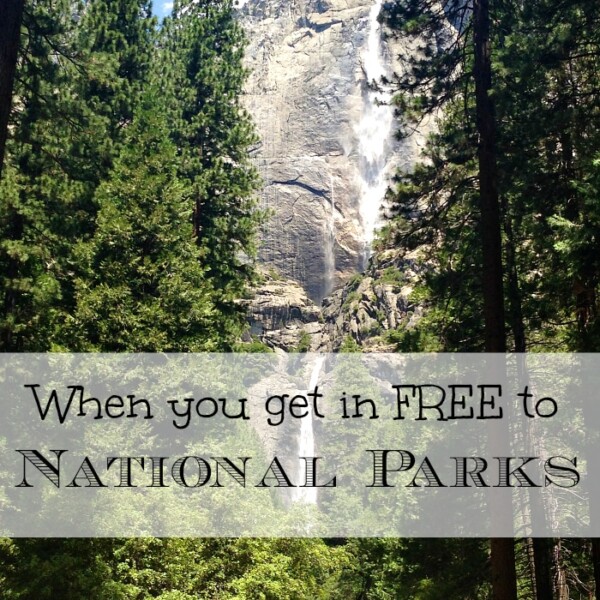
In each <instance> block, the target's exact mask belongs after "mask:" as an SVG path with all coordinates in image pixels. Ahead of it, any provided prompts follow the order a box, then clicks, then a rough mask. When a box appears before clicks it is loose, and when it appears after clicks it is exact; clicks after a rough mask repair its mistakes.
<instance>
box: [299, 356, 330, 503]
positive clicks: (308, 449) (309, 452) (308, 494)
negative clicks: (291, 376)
mask: <svg viewBox="0 0 600 600" xmlns="http://www.w3.org/2000/svg"><path fill="white" fill-rule="evenodd" d="M325 358H326V357H325V356H317V358H316V360H315V363H314V365H313V368H312V372H311V375H310V382H309V384H308V390H309V391H312V390H314V389H315V386H316V385H317V384H318V382H319V375H320V374H321V369H322V368H323V363H324V362H325ZM298 456H315V434H314V430H313V416H312V409H311V407H310V406H309V407H308V415H306V416H305V417H303V418H302V419H300V436H299V438H298ZM304 469H305V471H304V472H303V473H302V472H301V473H300V481H302V482H304V481H305V480H306V463H305V466H304ZM292 499H293V501H294V502H302V503H304V504H316V503H317V489H316V488H302V487H297V488H294V494H293V496H292Z"/></svg>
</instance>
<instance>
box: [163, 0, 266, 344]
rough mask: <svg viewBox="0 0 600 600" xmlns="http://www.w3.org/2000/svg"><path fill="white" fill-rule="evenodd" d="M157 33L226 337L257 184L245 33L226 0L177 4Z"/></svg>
mask: <svg viewBox="0 0 600 600" xmlns="http://www.w3.org/2000/svg"><path fill="white" fill-rule="evenodd" d="M162 38H163V39H162V42H161V43H162V45H163V47H164V51H163V53H162V65H161V68H162V71H163V72H162V75H163V77H164V78H167V80H168V81H169V84H168V86H167V89H166V90H165V91H166V92H167V93H168V95H169V107H170V108H169V110H170V112H171V115H170V119H172V120H173V122H174V124H175V126H174V128H173V132H172V137H173V140H174V142H175V144H176V145H177V148H178V152H179V174H180V176H181V177H182V178H183V179H184V180H185V181H186V182H187V184H188V185H189V189H190V200H191V202H192V204H193V207H194V217H193V221H194V231H195V235H196V239H197V243H198V245H199V246H200V248H201V249H202V252H203V255H204V256H205V259H204V260H205V262H206V264H207V265H208V271H207V276H208V278H209V280H210V281H211V283H212V286H213V288H214V290H215V294H216V301H217V306H218V309H219V311H220V313H221V314H222V315H224V316H227V317H228V318H229V319H230V321H229V323H227V324H225V329H224V332H223V335H226V332H227V331H229V332H231V331H233V330H235V328H236V327H237V328H238V332H239V328H240V327H241V326H242V325H243V323H244V316H243V314H242V311H241V309H240V305H239V303H237V302H236V300H237V299H238V298H241V297H243V296H244V293H245V288H246V285H247V283H248V281H249V280H250V279H251V278H253V277H254V269H253V266H252V263H251V261H250V260H249V259H250V258H251V257H253V256H254V254H255V246H254V240H255V234H256V227H257V223H258V219H259V213H258V211H257V205H256V198H255V196H254V194H255V192H256V190H257V188H258V185H259V181H258V176H257V172H256V170H255V169H254V168H253V167H252V165H251V164H250V160H249V155H248V152H249V149H250V148H251V146H252V145H253V144H255V143H256V142H257V138H256V134H255V131H254V128H253V126H252V123H251V121H250V118H249V116H248V114H247V112H246V111H245V109H244V108H243V107H242V104H241V100H240V96H241V94H242V91H243V85H244V82H245V79H246V75H247V73H246V70H245V69H244V67H243V66H242V59H243V52H244V43H245V38H244V32H243V30H242V27H241V25H240V24H239V23H238V21H237V20H236V19H235V16H234V13H233V6H232V2H231V0H201V1H200V2H191V1H182V2H178V3H176V5H175V8H174V11H173V16H172V17H171V18H170V19H168V20H167V21H166V22H165V24H164V27H163V34H162Z"/></svg>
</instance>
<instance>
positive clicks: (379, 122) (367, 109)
mask: <svg viewBox="0 0 600 600" xmlns="http://www.w3.org/2000/svg"><path fill="white" fill-rule="evenodd" d="M382 4H383V0H375V3H374V4H373V6H372V7H371V11H370V12H369V29H368V33H367V42H366V45H365V48H364V50H363V53H362V56H361V59H362V68H363V72H364V74H365V79H366V83H367V86H366V89H365V91H364V93H363V111H362V116H361V119H360V122H359V123H358V125H357V126H356V128H355V133H356V136H357V138H358V153H359V160H360V164H359V167H360V177H361V187H362V190H361V198H360V205H359V208H360V216H361V221H362V227H363V256H362V268H363V269H364V268H365V267H366V263H367V261H368V259H369V256H370V253H371V245H372V243H373V239H374V237H375V230H376V228H377V226H378V225H379V222H380V210H381V207H382V204H383V199H384V196H385V191H386V189H387V185H388V182H387V178H386V168H387V165H388V158H389V155H390V152H391V137H392V129H393V110H392V107H391V106H390V100H391V95H390V93H389V92H386V91H380V90H377V89H373V88H372V86H371V84H373V83H374V82H375V83H378V82H379V81H380V79H381V78H382V77H383V76H384V75H385V74H386V65H385V59H384V55H383V49H382V39H381V26H380V24H379V22H378V20H377V19H378V17H379V13H380V12H381V6H382Z"/></svg>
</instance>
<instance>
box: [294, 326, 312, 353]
mask: <svg viewBox="0 0 600 600" xmlns="http://www.w3.org/2000/svg"><path fill="white" fill-rule="evenodd" d="M310 343H311V337H310V334H309V333H308V332H307V331H303V332H302V334H301V335H300V339H299V340H298V345H297V346H296V347H295V348H294V352H308V351H309V350H310Z"/></svg>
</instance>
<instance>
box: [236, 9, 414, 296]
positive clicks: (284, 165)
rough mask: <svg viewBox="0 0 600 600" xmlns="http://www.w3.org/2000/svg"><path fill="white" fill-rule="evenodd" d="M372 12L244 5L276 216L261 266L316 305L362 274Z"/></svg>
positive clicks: (255, 108)
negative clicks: (365, 117)
mask: <svg viewBox="0 0 600 600" xmlns="http://www.w3.org/2000/svg"><path fill="white" fill-rule="evenodd" d="M374 3H376V4H377V7H378V6H379V5H380V3H381V0H246V1H245V2H244V3H243V6H241V7H240V13H241V18H242V22H243V24H244V25H245V28H246V31H247V34H248V38H249V47H248V49H247V66H248V68H249V69H250V71H251V75H250V80H249V82H248V85H247V95H246V105H247V108H248V109H249V111H250V113H251V115H252V116H253V118H254V121H255V123H256V125H257V128H258V133H259V135H260V137H261V140H262V141H261V145H260V148H259V149H258V150H257V151H256V153H255V156H254V159H255V161H256V165H257V167H258V169H259V171H260V173H261V175H262V177H263V180H264V189H263V192H262V205H263V208H266V209H268V210H269V211H270V214H271V217H270V219H269V222H268V224H266V225H265V227H264V230H263V232H262V241H261V250H260V259H261V261H262V262H263V263H266V264H267V265H270V266H272V267H274V268H275V269H276V270H277V271H278V272H280V273H281V274H282V275H283V276H284V277H286V278H290V279H292V280H295V281H297V282H299V283H300V284H301V285H302V286H303V288H304V289H305V290H306V292H307V294H308V296H309V297H310V298H311V299H312V300H313V301H315V302H317V303H320V301H321V300H322V299H323V298H324V297H325V296H328V295H329V294H330V293H331V292H332V291H333V290H334V289H336V288H338V287H339V286H340V285H341V284H342V283H343V282H344V281H346V280H348V279H349V278H350V277H351V276H352V275H353V274H354V273H356V272H357V271H358V270H360V269H361V266H364V251H365V247H364V243H365V217H364V215H363V214H362V213H363V212H364V211H362V210H361V198H362V201H363V202H364V186H365V166H364V156H361V152H363V153H364V150H361V143H360V141H361V140H360V139H359V138H361V139H364V136H363V135H362V134H361V135H359V133H361V132H360V127H359V124H360V123H361V117H362V115H363V114H364V112H365V103H366V102H367V101H368V100H369V97H370V90H369V86H368V85H367V78H368V75H367V73H368V68H367V67H366V66H365V64H364V62H365V60H366V55H365V52H366V50H367V46H368V43H369V39H371V42H372V37H371V38H369V34H370V33H371V34H372V32H373V27H374V26H377V24H376V22H374V12H373V10H372V9H373V6H374ZM375 16H376V14H375ZM378 35H379V34H378ZM382 52H383V56H385V53H386V50H385V48H383V49H382ZM388 53H389V54H393V53H394V52H391V51H389V49H388ZM375 125H377V123H375ZM385 126H386V125H385V124H384V123H383V122H382V124H381V127H385ZM387 127H388V128H389V125H387ZM381 135H382V137H386V140H384V141H385V143H386V144H391V143H390V142H389V140H387V138H389V137H390V136H388V134H387V133H386V132H382V133H381ZM390 139H391V138H390ZM416 143H417V142H415V141H414V140H413V141H412V142H411V143H410V144H407V145H405V146H403V147H398V146H396V147H392V145H389V148H387V150H388V151H389V153H390V156H391V155H392V154H393V155H394V156H395V157H396V159H395V160H394V161H393V162H395V163H396V164H397V163H398V162H408V163H410V162H412V160H413V157H414V155H415V144H416ZM380 200H381V198H373V200H372V201H373V202H376V203H377V204H379V202H380Z"/></svg>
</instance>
